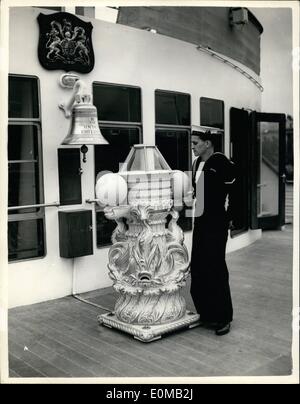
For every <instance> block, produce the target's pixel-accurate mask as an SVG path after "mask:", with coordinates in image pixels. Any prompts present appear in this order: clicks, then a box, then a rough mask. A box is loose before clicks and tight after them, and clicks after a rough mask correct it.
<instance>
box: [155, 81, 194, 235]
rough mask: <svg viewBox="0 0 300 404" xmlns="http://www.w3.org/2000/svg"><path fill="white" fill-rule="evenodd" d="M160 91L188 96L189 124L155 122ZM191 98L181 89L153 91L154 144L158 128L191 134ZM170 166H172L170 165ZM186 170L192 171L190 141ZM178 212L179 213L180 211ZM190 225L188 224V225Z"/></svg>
mask: <svg viewBox="0 0 300 404" xmlns="http://www.w3.org/2000/svg"><path fill="white" fill-rule="evenodd" d="M158 91H159V92H162V93H168V94H180V95H186V96H188V97H189V104H190V105H189V121H190V125H180V124H177V125H174V124H162V123H157V122H156V118H157V117H156V94H157V92H158ZM191 100H192V97H191V94H189V93H184V92H181V91H174V90H170V91H169V90H162V89H155V91H154V112H155V128H154V131H155V144H156V131H159V130H162V131H163V130H165V131H172V132H177V131H178V132H180V131H181V132H182V131H187V132H188V135H189V136H190V135H191V130H192V129H191V128H192V123H191V118H192V109H191V107H192V102H191ZM171 168H172V167H171ZM172 169H174V170H176V168H172ZM188 171H192V148H191V142H189V147H188ZM183 211H184V209H183V210H182V211H181V212H183ZM181 212H180V213H181ZM188 219H191V218H188ZM191 225H192V223H191ZM189 227H190V226H189ZM191 230H192V228H189V229H187V230H186V229H183V231H184V232H186V231H191Z"/></svg>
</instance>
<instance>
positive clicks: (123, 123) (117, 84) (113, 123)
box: [92, 81, 143, 127]
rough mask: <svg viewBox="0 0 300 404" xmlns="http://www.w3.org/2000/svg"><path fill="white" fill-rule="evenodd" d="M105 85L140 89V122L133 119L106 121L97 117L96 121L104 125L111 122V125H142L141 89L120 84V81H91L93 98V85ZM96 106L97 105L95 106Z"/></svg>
mask: <svg viewBox="0 0 300 404" xmlns="http://www.w3.org/2000/svg"><path fill="white" fill-rule="evenodd" d="M95 84H96V85H97V84H99V85H106V86H112V87H126V88H135V89H138V90H140V101H141V105H140V107H141V111H140V113H141V121H140V122H135V121H106V120H100V119H99V117H98V123H99V126H100V125H105V124H107V123H108V124H111V125H115V124H116V125H128V124H130V125H140V126H141V127H142V126H143V108H142V107H143V91H142V88H141V87H139V86H134V85H130V84H122V83H111V82H109V83H108V82H105V81H93V82H92V92H93V99H94V85H95ZM96 108H97V107H96Z"/></svg>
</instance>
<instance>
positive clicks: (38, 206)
mask: <svg viewBox="0 0 300 404" xmlns="http://www.w3.org/2000/svg"><path fill="white" fill-rule="evenodd" d="M51 206H56V207H58V206H60V203H59V202H52V203H38V204H36V205H23V206H22V205H20V206H9V207H8V208H7V209H8V210H19V209H31V208H47V207H51Z"/></svg>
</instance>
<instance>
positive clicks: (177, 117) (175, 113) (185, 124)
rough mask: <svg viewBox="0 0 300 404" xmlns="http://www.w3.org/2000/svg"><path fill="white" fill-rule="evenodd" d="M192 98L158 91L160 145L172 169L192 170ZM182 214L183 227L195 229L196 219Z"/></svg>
mask: <svg viewBox="0 0 300 404" xmlns="http://www.w3.org/2000/svg"><path fill="white" fill-rule="evenodd" d="M190 111H191V110H190V95H189V94H182V93H176V92H169V91H161V90H156V91H155V118H156V129H155V139H156V145H157V147H158V149H159V151H160V152H161V154H162V155H163V156H164V158H165V159H166V161H167V163H168V164H169V166H170V167H171V168H172V170H176V169H177V170H181V171H190V169H191V146H190V125H191V117H190V115H191V112H190ZM185 212H186V208H184V209H183V210H182V211H181V212H180V218H179V220H178V224H179V226H180V227H181V228H182V229H183V230H191V229H192V220H191V218H190V217H185Z"/></svg>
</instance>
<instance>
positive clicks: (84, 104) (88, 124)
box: [61, 94, 108, 145]
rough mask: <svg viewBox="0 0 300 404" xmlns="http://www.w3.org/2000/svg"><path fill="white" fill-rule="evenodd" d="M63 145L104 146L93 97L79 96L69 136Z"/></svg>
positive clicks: (76, 98) (74, 106) (73, 110)
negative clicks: (92, 100)
mask: <svg viewBox="0 0 300 404" xmlns="http://www.w3.org/2000/svg"><path fill="white" fill-rule="evenodd" d="M61 144H63V145H87V144H88V145H101V144H102V145H104V144H108V142H107V141H106V140H105V139H104V137H103V136H102V134H101V132H100V128H99V125H98V116H97V109H96V107H95V106H94V105H93V104H92V102H91V95H89V94H85V95H81V94H77V95H76V97H75V104H74V105H73V108H72V119H71V125H70V129H69V133H68V135H67V136H66V137H65V139H64V140H63V141H62V143H61Z"/></svg>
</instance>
